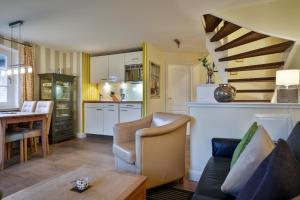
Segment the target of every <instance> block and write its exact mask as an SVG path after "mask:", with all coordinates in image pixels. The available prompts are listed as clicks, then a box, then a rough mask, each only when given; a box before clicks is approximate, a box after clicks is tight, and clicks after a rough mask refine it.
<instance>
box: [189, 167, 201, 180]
mask: <svg viewBox="0 0 300 200" xmlns="http://www.w3.org/2000/svg"><path fill="white" fill-rule="evenodd" d="M201 174H202V171H199V170H192V169H190V170H189V180H191V181H199V179H200V177H201Z"/></svg>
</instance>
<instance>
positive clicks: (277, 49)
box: [219, 41, 294, 62]
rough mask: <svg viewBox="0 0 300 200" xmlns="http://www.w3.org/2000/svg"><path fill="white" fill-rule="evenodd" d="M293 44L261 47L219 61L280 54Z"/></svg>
mask: <svg viewBox="0 0 300 200" xmlns="http://www.w3.org/2000/svg"><path fill="white" fill-rule="evenodd" d="M293 44H294V42H293V41H287V42H283V43H280V44H275V45H271V46H268V47H263V48H260V49H255V50H252V51H247V52H244V53H240V54H236V55H233V56H228V57H224V58H220V59H219V61H220V62H222V61H230V60H237V59H243V58H250V57H256V56H262V55H269V54H274V53H281V52H284V51H285V50H287V49H288V48H289V47H290V46H292V45H293Z"/></svg>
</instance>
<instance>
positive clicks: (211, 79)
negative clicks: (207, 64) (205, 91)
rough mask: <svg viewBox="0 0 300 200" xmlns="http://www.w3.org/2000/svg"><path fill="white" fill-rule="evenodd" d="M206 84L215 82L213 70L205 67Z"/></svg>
mask: <svg viewBox="0 0 300 200" xmlns="http://www.w3.org/2000/svg"><path fill="white" fill-rule="evenodd" d="M206 83H207V84H214V83H215V76H214V70H212V69H207V80H206Z"/></svg>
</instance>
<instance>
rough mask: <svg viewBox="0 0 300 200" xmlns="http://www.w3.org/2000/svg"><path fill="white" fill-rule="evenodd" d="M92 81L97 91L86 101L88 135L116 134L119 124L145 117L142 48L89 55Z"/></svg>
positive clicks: (85, 129) (85, 130)
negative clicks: (117, 124) (116, 127)
mask: <svg viewBox="0 0 300 200" xmlns="http://www.w3.org/2000/svg"><path fill="white" fill-rule="evenodd" d="M89 82H90V84H93V85H94V86H95V87H96V88H97V90H95V91H94V92H93V93H94V94H93V95H94V96H96V98H93V99H88V100H85V101H83V104H84V106H83V107H84V117H83V120H84V123H83V124H84V132H85V133H86V134H94V135H106V136H113V126H114V125H115V124H116V123H120V122H128V121H133V120H137V119H140V118H141V117H142V107H143V106H142V105H143V85H144V84H143V52H142V51H141V50H138V51H133V52H126V53H118V54H109V55H101V56H92V57H90V69H89ZM95 93H98V94H95Z"/></svg>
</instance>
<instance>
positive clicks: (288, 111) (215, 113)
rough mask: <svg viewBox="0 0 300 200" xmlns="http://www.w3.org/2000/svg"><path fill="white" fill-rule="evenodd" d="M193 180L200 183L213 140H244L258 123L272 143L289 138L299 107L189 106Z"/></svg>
mask: <svg viewBox="0 0 300 200" xmlns="http://www.w3.org/2000/svg"><path fill="white" fill-rule="evenodd" d="M188 108H189V114H190V115H191V116H192V122H191V133H190V151H191V152H190V154H191V158H190V162H191V163H190V171H189V174H190V179H191V180H195V181H198V180H199V178H200V176H201V173H202V171H203V169H204V167H205V165H206V163H207V161H208V159H209V158H210V156H211V153H212V151H211V139H212V138H215V137H218V138H241V137H242V136H243V135H244V134H245V132H246V131H247V130H248V128H249V127H250V125H251V124H252V123H253V122H254V121H257V122H258V123H259V124H262V125H263V126H264V127H265V128H266V129H267V131H268V132H269V133H270V135H271V137H272V139H273V140H277V139H278V138H283V139H286V138H287V137H288V135H289V133H290V131H291V129H292V128H293V126H294V125H295V123H296V122H297V121H299V120H300V104H271V103H189V104H188Z"/></svg>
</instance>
